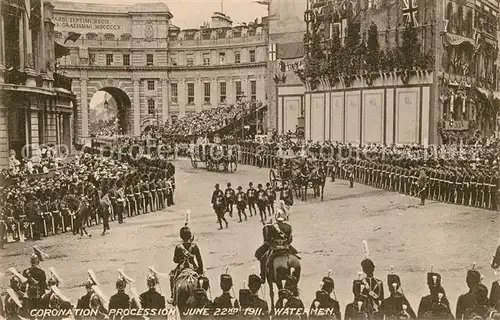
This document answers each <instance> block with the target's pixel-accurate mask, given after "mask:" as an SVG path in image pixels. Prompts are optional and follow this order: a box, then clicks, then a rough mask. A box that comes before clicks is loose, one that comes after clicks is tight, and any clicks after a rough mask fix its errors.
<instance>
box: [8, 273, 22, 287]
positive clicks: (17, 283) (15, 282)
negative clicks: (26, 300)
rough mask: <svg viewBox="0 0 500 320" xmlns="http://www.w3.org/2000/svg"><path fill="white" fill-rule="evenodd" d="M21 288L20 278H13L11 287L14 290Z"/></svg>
mask: <svg viewBox="0 0 500 320" xmlns="http://www.w3.org/2000/svg"><path fill="white" fill-rule="evenodd" d="M20 286H21V279H19V277H18V276H13V277H12V278H10V287H11V288H12V290H18V289H19V288H20Z"/></svg>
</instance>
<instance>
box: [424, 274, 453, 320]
mask: <svg viewBox="0 0 500 320" xmlns="http://www.w3.org/2000/svg"><path fill="white" fill-rule="evenodd" d="M427 285H428V286H429V290H430V294H429V295H428V296H425V297H423V298H422V300H420V305H419V306H418V319H422V320H431V319H443V320H450V319H453V315H452V314H451V310H450V302H449V301H448V298H447V297H446V295H445V290H444V288H443V287H442V286H441V275H440V274H439V273H434V272H432V271H431V272H429V273H427Z"/></svg>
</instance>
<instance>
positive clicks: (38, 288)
mask: <svg viewBox="0 0 500 320" xmlns="http://www.w3.org/2000/svg"><path fill="white" fill-rule="evenodd" d="M47 257H48V256H47V255H46V254H45V253H43V252H42V251H41V250H40V249H38V248H37V247H33V253H32V254H31V257H30V263H31V267H29V268H27V269H25V270H24V271H23V277H24V278H26V279H28V287H27V290H26V295H27V299H26V308H27V309H28V310H33V309H38V308H40V299H41V298H42V295H43V294H44V293H45V290H46V289H47V282H46V281H47V280H46V279H47V276H46V274H45V271H43V270H42V269H41V268H40V262H41V261H43V259H44V258H47Z"/></svg>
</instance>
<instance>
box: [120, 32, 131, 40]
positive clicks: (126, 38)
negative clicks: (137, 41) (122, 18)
mask: <svg viewBox="0 0 500 320" xmlns="http://www.w3.org/2000/svg"><path fill="white" fill-rule="evenodd" d="M130 39H132V35H131V34H130V33H124V34H122V35H121V40H122V41H130Z"/></svg>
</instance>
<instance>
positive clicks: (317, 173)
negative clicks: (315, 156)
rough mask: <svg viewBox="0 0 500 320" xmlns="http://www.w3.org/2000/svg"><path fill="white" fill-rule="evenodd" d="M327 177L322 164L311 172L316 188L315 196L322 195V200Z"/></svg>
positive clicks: (314, 187) (313, 184) (313, 185)
mask: <svg viewBox="0 0 500 320" xmlns="http://www.w3.org/2000/svg"><path fill="white" fill-rule="evenodd" d="M326 177H327V173H326V170H325V168H324V167H323V166H322V165H320V166H318V167H317V168H316V169H314V170H313V172H312V174H311V182H312V187H313V190H314V197H315V198H316V197H321V201H323V192H324V191H325V183H326ZM306 190H307V189H306Z"/></svg>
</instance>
